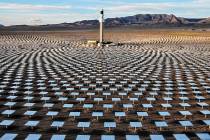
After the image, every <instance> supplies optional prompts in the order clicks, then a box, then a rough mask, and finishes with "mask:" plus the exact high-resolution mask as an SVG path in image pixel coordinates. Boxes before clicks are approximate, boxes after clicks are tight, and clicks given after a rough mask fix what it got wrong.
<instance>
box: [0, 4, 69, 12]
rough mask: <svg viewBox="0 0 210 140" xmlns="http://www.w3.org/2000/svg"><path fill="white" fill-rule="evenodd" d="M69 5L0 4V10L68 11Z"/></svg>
mask: <svg viewBox="0 0 210 140" xmlns="http://www.w3.org/2000/svg"><path fill="white" fill-rule="evenodd" d="M70 8H71V6H70V5H63V6H58V5H32V4H18V3H0V10H65V9H70Z"/></svg>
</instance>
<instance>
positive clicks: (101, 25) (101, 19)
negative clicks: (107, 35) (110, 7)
mask: <svg viewBox="0 0 210 140" xmlns="http://www.w3.org/2000/svg"><path fill="white" fill-rule="evenodd" d="M100 15H101V16H100V19H99V22H100V46H102V45H103V41H104V27H103V26H104V10H103V9H102V10H101V11H100Z"/></svg>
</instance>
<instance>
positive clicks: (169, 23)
mask: <svg viewBox="0 0 210 140" xmlns="http://www.w3.org/2000/svg"><path fill="white" fill-rule="evenodd" d="M104 24H105V27H108V28H109V27H149V28H150V27H153V28H158V27H161V28H164V27H210V18H184V17H177V16H175V15H172V14H171V15H168V14H138V15H134V16H127V17H116V18H107V19H106V20H105V23H104ZM98 26H99V21H98V20H83V21H77V22H74V23H60V24H47V25H36V26H30V25H13V26H3V25H0V29H1V30H62V29H91V28H97V27H98Z"/></svg>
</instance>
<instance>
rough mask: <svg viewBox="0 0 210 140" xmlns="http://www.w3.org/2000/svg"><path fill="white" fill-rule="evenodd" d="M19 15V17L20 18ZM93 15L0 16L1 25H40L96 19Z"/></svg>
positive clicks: (6, 14) (26, 14) (24, 14)
mask: <svg viewBox="0 0 210 140" xmlns="http://www.w3.org/2000/svg"><path fill="white" fill-rule="evenodd" d="M20 15H21V16H20ZM95 17H96V15H95V14H79V13H73V12H72V13H60V14H43V13H42V14H38V13H21V14H20V13H5V14H0V20H1V21H2V22H1V23H2V24H3V25H6V26H9V25H21V24H26V25H40V24H57V23H64V22H69V23H70V22H74V21H78V20H85V19H96V18H95Z"/></svg>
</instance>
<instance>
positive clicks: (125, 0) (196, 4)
mask: <svg viewBox="0 0 210 140" xmlns="http://www.w3.org/2000/svg"><path fill="white" fill-rule="evenodd" d="M101 8H104V9H105V14H106V15H105V16H106V17H121V16H129V15H135V14H146V13H147V14H148V13H149V14H150V13H151V14H163V13H164V14H174V15H176V16H182V17H194V18H200V17H210V0H0V24H4V25H17V24H30V25H38V24H55V23H63V22H74V21H78V20H84V19H98V16H99V15H98V11H99V10H100V9H101Z"/></svg>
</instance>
